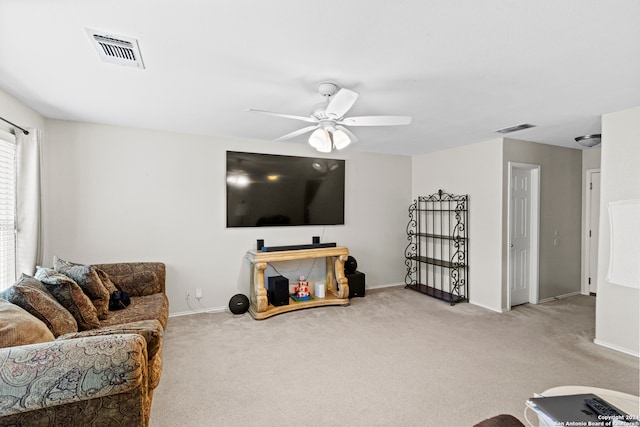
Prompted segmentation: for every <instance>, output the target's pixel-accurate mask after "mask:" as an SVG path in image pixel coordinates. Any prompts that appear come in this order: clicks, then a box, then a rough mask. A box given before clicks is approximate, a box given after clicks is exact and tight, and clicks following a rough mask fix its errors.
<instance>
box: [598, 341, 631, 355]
mask: <svg viewBox="0 0 640 427" xmlns="http://www.w3.org/2000/svg"><path fill="white" fill-rule="evenodd" d="M593 343H594V344H598V345H601V346H602V347H607V348H610V349H611V350H616V351H619V352H621V353H626V354H628V355H630V356H635V357H637V358H640V353H638V352H637V351H633V350H629V349H627V348H623V347H620V346H617V345H613V344H609V343H608V342H605V341H602V340H598V339H594V340H593Z"/></svg>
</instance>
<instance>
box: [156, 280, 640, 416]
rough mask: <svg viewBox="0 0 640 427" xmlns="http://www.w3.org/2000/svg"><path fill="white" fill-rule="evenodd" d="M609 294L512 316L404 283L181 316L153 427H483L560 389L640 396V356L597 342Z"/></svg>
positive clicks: (171, 332) (168, 341)
mask: <svg viewBox="0 0 640 427" xmlns="http://www.w3.org/2000/svg"><path fill="white" fill-rule="evenodd" d="M594 316H595V298H594V297H588V296H576V297H571V298H566V299H563V300H558V301H554V302H550V303H546V304H540V305H529V304H527V305H523V306H519V307H516V308H515V309H514V310H512V311H511V312H509V313H504V314H498V313H494V312H491V311H488V310H485V309H483V308H480V307H477V306H474V305H471V304H466V303H463V304H458V305H456V306H454V307H451V306H449V305H448V304H446V303H444V302H442V301H439V300H436V299H433V298H430V297H428V296H425V295H422V294H419V293H417V292H415V291H411V290H406V289H404V288H402V287H394V288H385V289H379V290H370V291H367V295H366V297H365V298H355V299H353V300H351V305H350V306H348V307H322V308H313V309H308V310H302V311H297V312H292V313H285V314H281V315H278V316H275V317H272V318H269V319H266V320H261V321H256V320H253V319H252V318H251V316H250V315H249V314H246V315H244V316H234V315H232V314H230V313H216V314H196V315H191V316H184V317H177V318H171V319H169V324H168V326H167V330H166V333H165V337H164V347H163V356H164V371H163V374H162V379H161V380H160V385H159V387H158V388H157V389H156V391H155V395H154V400H153V407H152V411H151V425H152V426H471V425H473V424H475V423H477V422H479V421H481V420H483V419H485V418H489V417H491V416H494V415H497V414H500V413H508V414H512V415H514V416H516V417H517V418H519V419H520V420H522V421H523V422H524V421H525V420H524V417H523V410H524V402H525V401H526V400H527V398H529V397H531V396H532V394H533V393H534V392H541V391H543V390H545V389H548V388H551V387H555V386H559V385H587V386H594V387H602V388H609V389H615V390H619V391H622V392H626V393H632V394H635V395H638V394H640V393H639V390H638V387H639V386H638V384H639V369H638V359H637V358H635V357H632V356H629V355H626V354H623V353H619V352H616V351H613V350H610V349H607V348H603V347H600V346H597V345H595V344H593V342H592V341H593V338H594V325H595V318H594Z"/></svg>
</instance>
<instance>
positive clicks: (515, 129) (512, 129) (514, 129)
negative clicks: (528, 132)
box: [494, 123, 536, 133]
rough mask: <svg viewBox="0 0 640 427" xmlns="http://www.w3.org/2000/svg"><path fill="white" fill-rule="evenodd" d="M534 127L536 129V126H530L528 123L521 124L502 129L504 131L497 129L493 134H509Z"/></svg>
mask: <svg viewBox="0 0 640 427" xmlns="http://www.w3.org/2000/svg"><path fill="white" fill-rule="evenodd" d="M534 127H536V125H532V124H529V123H523V124H521V125H516V126H511V127H508V128H504V129H498V130H496V131H494V132H498V133H511V132H518V131H519V130H524V129H529V128H534Z"/></svg>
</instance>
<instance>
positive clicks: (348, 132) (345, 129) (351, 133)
mask: <svg viewBox="0 0 640 427" xmlns="http://www.w3.org/2000/svg"><path fill="white" fill-rule="evenodd" d="M336 129H340V130H341V131H342V132H344V133H346V134H347V136H348V137H349V139H350V140H351V142H352V143H353V142H358V137H357V136H355V135H354V133H353V132H351V131H350V130H349V129H347V128H346V127H344V126H340V125H336Z"/></svg>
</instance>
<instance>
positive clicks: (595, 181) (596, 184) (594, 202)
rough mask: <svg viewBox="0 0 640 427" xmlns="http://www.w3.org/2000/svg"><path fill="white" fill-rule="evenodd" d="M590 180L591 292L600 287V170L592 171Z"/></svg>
mask: <svg viewBox="0 0 640 427" xmlns="http://www.w3.org/2000/svg"><path fill="white" fill-rule="evenodd" d="M589 175H590V182H589V192H590V197H589V234H588V236H587V238H588V239H589V267H588V272H589V278H588V283H589V292H591V293H596V292H597V289H598V283H597V281H598V234H599V233H598V230H599V228H600V227H599V225H600V172H599V171H598V172H592V173H590V174H589Z"/></svg>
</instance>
